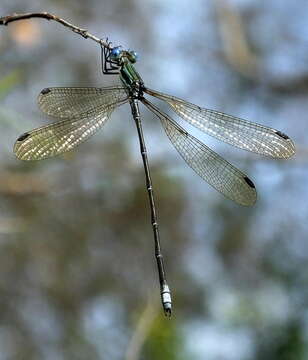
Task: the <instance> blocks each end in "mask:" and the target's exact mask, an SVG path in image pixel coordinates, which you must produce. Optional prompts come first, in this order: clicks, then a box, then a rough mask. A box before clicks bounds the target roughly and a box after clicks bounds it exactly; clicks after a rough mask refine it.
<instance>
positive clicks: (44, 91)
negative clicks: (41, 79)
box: [41, 88, 51, 95]
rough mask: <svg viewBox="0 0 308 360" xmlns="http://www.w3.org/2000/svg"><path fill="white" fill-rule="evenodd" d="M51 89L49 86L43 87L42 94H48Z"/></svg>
mask: <svg viewBox="0 0 308 360" xmlns="http://www.w3.org/2000/svg"><path fill="white" fill-rule="evenodd" d="M50 91H51V90H50V89H49V88H45V89H43V90H42V91H41V94H42V95H46V94H48V93H49V92H50Z"/></svg>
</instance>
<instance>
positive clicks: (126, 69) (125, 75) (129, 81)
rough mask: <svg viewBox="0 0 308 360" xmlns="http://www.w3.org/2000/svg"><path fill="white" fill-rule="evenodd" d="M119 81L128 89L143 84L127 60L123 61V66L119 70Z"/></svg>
mask: <svg viewBox="0 0 308 360" xmlns="http://www.w3.org/2000/svg"><path fill="white" fill-rule="evenodd" d="M120 79H121V81H122V83H123V84H124V85H125V86H126V87H128V88H132V87H133V86H134V85H136V84H139V85H140V84H143V81H142V78H141V76H140V75H139V74H138V72H137V70H136V69H135V67H134V65H133V64H132V63H131V62H130V61H129V60H128V59H127V58H126V59H123V65H122V67H121V70H120Z"/></svg>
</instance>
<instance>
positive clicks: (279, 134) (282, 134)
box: [276, 131, 290, 140]
mask: <svg viewBox="0 0 308 360" xmlns="http://www.w3.org/2000/svg"><path fill="white" fill-rule="evenodd" d="M276 134H277V135H278V136H280V137H282V138H283V139H286V140H288V139H290V138H289V136H288V135H286V134H284V133H282V132H281V131H276Z"/></svg>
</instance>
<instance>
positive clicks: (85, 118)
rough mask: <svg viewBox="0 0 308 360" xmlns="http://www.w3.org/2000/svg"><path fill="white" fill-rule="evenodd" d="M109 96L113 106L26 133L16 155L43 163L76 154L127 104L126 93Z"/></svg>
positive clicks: (95, 109)
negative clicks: (79, 148)
mask: <svg viewBox="0 0 308 360" xmlns="http://www.w3.org/2000/svg"><path fill="white" fill-rule="evenodd" d="M109 95H110V99H111V98H112V100H113V102H109V103H102V104H100V105H98V106H96V107H92V108H90V107H88V109H87V111H85V112H83V113H80V112H79V113H78V112H76V114H75V116H73V117H70V116H69V117H67V118H64V119H62V120H60V121H58V122H56V123H54V124H50V125H47V126H43V127H40V128H38V129H35V130H32V131H29V132H27V133H24V134H23V135H21V136H20V137H19V138H18V139H17V141H16V143H15V145H14V153H15V155H16V156H17V158H19V159H21V160H41V159H46V158H48V157H52V156H55V155H59V154H61V153H64V152H66V151H70V150H72V149H73V148H75V147H76V146H78V145H79V144H80V143H82V142H83V141H85V140H87V139H88V138H89V137H90V136H92V135H93V134H94V133H95V132H96V131H97V130H98V129H100V128H101V127H102V126H103V125H104V124H105V122H106V121H107V119H108V118H109V117H110V114H111V113H112V111H113V110H114V109H115V108H116V107H117V106H119V105H122V104H124V103H125V102H127V95H126V94H125V97H122V96H123V94H122V91H119V92H118V91H117V90H115V89H114V90H112V91H111V92H110V94H109ZM110 101H111V100H110ZM93 106H94V102H93ZM74 111H76V110H74V109H72V112H74Z"/></svg>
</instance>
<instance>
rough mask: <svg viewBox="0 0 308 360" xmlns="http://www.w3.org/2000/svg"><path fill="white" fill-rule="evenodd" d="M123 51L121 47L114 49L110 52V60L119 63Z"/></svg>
mask: <svg viewBox="0 0 308 360" xmlns="http://www.w3.org/2000/svg"><path fill="white" fill-rule="evenodd" d="M122 51H123V50H121V48H120V46H117V47H114V48H113V49H112V50H111V51H110V59H111V60H113V61H117V60H119V59H120V57H121V54H122Z"/></svg>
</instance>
